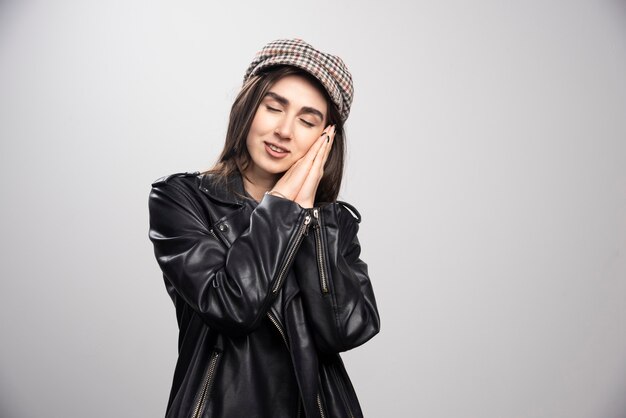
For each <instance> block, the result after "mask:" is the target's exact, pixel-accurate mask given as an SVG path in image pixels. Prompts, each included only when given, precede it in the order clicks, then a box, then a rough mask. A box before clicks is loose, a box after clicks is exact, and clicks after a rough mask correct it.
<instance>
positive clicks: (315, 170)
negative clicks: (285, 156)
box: [295, 125, 335, 208]
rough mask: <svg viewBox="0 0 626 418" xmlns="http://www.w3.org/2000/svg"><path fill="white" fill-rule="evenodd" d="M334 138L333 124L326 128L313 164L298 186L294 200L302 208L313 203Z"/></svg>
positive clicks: (308, 206) (311, 205)
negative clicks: (299, 186)
mask: <svg viewBox="0 0 626 418" xmlns="http://www.w3.org/2000/svg"><path fill="white" fill-rule="evenodd" d="M322 136H324V135H322ZM334 139H335V125H332V126H331V127H330V129H327V130H326V139H323V138H322V146H321V147H320V149H319V151H318V152H317V154H316V156H315V159H314V160H313V165H312V166H311V169H310V170H309V174H308V175H307V177H306V179H305V180H304V183H303V184H302V187H301V188H300V192H298V195H297V196H296V199H295V202H296V203H298V204H299V205H300V206H302V207H303V208H312V207H313V205H314V204H315V193H316V192H317V186H319V184H320V180H321V179H322V176H323V175H324V166H325V165H326V160H327V159H328V155H329V154H330V150H331V149H332V146H333V142H334Z"/></svg>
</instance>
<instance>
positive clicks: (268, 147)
mask: <svg viewBox="0 0 626 418" xmlns="http://www.w3.org/2000/svg"><path fill="white" fill-rule="evenodd" d="M264 144H265V152H266V153H267V155H269V156H270V157H272V158H285V157H286V156H288V155H289V151H288V150H286V149H285V148H283V147H279V146H278V145H276V144H271V143H269V142H265V143H264Z"/></svg>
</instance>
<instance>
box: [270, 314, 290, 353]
mask: <svg viewBox="0 0 626 418" xmlns="http://www.w3.org/2000/svg"><path fill="white" fill-rule="evenodd" d="M267 317H268V318H269V319H270V321H272V324H274V326H275V327H276V329H277V330H278V332H279V333H280V336H281V337H283V341H284V342H285V345H286V346H287V350H289V343H287V334H285V331H284V330H283V327H281V326H280V323H279V322H278V319H276V318H274V315H272V313H271V312H270V311H267Z"/></svg>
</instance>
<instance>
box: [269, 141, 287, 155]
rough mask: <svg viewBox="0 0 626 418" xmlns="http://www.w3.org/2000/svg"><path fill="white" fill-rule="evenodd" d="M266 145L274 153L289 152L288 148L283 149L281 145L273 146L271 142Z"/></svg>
mask: <svg viewBox="0 0 626 418" xmlns="http://www.w3.org/2000/svg"><path fill="white" fill-rule="evenodd" d="M265 145H267V146H268V148H269V149H271V150H272V151H274V152H281V153H282V152H289V150H288V149H287V148H284V147H281V146H280V145H276V144H272V143H271V142H266V143H265Z"/></svg>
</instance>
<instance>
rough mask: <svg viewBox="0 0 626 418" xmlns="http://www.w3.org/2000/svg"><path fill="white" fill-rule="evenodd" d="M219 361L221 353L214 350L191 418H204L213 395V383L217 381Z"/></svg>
mask: <svg viewBox="0 0 626 418" xmlns="http://www.w3.org/2000/svg"><path fill="white" fill-rule="evenodd" d="M219 359H220V352H219V351H217V350H213V352H212V353H211V359H210V360H209V365H208V367H207V371H206V373H205V376H204V380H203V382H202V386H201V387H200V391H199V393H198V395H197V396H196V397H197V400H196V404H195V407H194V409H193V413H192V414H191V418H200V417H201V416H202V412H203V410H204V407H205V405H206V402H207V399H208V397H209V395H210V394H211V389H212V388H213V382H214V381H215V373H216V371H217V365H218V362H219Z"/></svg>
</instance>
